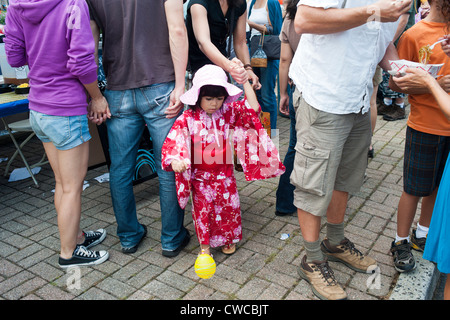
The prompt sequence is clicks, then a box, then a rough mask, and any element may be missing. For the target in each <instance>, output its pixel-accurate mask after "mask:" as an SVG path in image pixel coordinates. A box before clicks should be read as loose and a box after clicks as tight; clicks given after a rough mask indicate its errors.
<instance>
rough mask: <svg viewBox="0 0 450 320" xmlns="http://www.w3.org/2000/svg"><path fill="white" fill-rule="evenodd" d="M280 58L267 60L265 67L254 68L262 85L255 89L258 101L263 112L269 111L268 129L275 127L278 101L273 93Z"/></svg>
mask: <svg viewBox="0 0 450 320" xmlns="http://www.w3.org/2000/svg"><path fill="white" fill-rule="evenodd" d="M279 64H280V60H267V68H254V72H255V74H256V75H257V76H258V77H259V82H260V83H261V85H262V87H261V89H260V90H257V91H256V96H257V98H258V102H259V104H260V105H261V109H262V111H264V112H270V129H272V130H275V129H276V128H277V116H278V103H277V96H276V94H275V86H276V82H277V75H278V67H279Z"/></svg>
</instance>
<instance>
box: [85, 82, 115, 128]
mask: <svg viewBox="0 0 450 320" xmlns="http://www.w3.org/2000/svg"><path fill="white" fill-rule="evenodd" d="M83 86H84V87H85V88H86V91H87V92H88V94H89V96H90V97H91V100H90V101H89V105H88V119H89V120H90V121H91V122H93V123H95V124H96V125H101V124H102V123H103V122H105V121H106V119H109V118H111V112H110V111H109V105H108V101H107V100H106V98H105V97H104V96H103V94H102V93H101V91H100V89H99V88H98V83H97V81H94V82H92V83H89V84H83Z"/></svg>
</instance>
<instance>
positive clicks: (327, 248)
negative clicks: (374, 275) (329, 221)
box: [320, 238, 377, 272]
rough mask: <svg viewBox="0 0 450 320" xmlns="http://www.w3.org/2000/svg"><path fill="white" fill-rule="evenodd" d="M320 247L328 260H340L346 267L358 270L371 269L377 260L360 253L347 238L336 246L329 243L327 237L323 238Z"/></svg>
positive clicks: (366, 270)
mask: <svg viewBox="0 0 450 320" xmlns="http://www.w3.org/2000/svg"><path fill="white" fill-rule="evenodd" d="M320 248H321V249H322V252H323V253H324V254H325V255H326V256H327V258H328V260H330V261H337V262H342V263H344V264H345V265H347V267H349V268H351V269H353V270H355V271H358V272H368V271H373V270H374V268H375V267H376V266H377V262H376V261H375V260H374V259H372V258H370V257H367V256H365V255H364V254H362V253H361V252H360V251H359V250H358V249H356V248H355V245H354V244H353V242H351V241H350V240H348V239H347V238H345V239H344V240H342V241H341V243H340V244H339V245H337V246H332V245H330V242H329V241H328V239H324V240H323V241H322V243H321V245H320Z"/></svg>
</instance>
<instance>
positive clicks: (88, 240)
mask: <svg viewBox="0 0 450 320" xmlns="http://www.w3.org/2000/svg"><path fill="white" fill-rule="evenodd" d="M83 234H84V242H83V243H82V244H81V246H84V247H86V249H89V248H91V247H93V246H96V245H97V244H99V243H101V242H102V241H103V240H105V237H106V230H105V229H98V230H95V231H83Z"/></svg>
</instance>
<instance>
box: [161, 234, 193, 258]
mask: <svg viewBox="0 0 450 320" xmlns="http://www.w3.org/2000/svg"><path fill="white" fill-rule="evenodd" d="M190 240H191V235H190V234H189V231H187V230H186V236H185V237H184V239H183V241H182V242H181V244H180V245H179V246H178V248H176V249H175V250H163V251H162V255H163V256H164V257H167V258H173V257H176V256H177V255H178V254H179V253H180V252H181V250H183V249H184V248H185V247H186V246H187V245H188V243H189V241H190Z"/></svg>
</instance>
